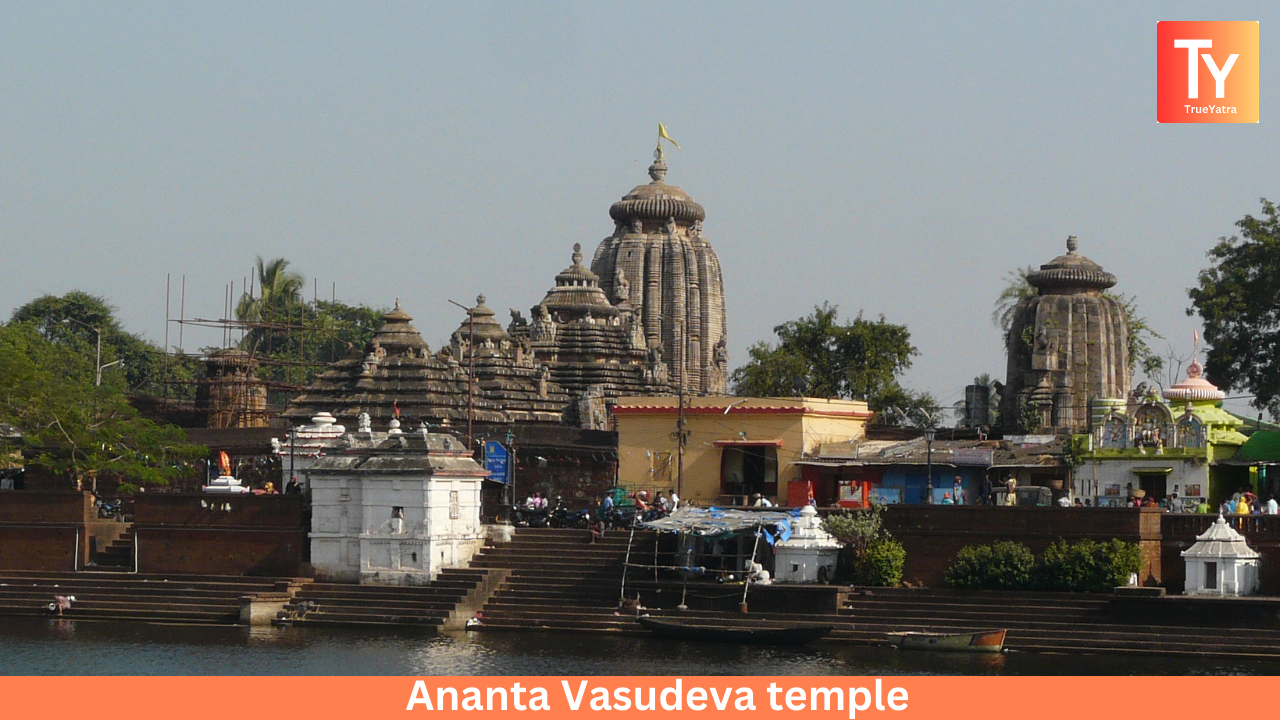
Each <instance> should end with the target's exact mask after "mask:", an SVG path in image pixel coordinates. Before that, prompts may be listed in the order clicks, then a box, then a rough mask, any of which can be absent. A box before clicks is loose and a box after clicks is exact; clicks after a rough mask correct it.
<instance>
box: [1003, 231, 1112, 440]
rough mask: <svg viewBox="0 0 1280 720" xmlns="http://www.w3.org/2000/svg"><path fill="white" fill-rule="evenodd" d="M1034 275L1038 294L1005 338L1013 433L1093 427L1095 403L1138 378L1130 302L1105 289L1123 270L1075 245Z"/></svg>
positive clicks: (1006, 418) (1021, 308)
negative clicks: (1132, 363)
mask: <svg viewBox="0 0 1280 720" xmlns="http://www.w3.org/2000/svg"><path fill="white" fill-rule="evenodd" d="M1076 248H1077V242H1076V238H1075V236H1074V235H1072V236H1070V237H1068V238H1067V254H1066V255H1061V256H1059V257H1056V258H1054V259H1053V260H1052V261H1051V262H1049V263H1047V264H1045V265H1041V266H1040V269H1039V270H1037V271H1035V272H1033V273H1031V274H1030V275H1028V276H1027V281H1028V282H1029V283H1031V286H1032V287H1034V288H1035V289H1036V291H1037V292H1036V295H1034V296H1032V297H1029V298H1025V299H1023V300H1022V301H1021V302H1019V303H1018V306H1017V308H1016V309H1015V310H1014V317H1013V324H1012V325H1011V327H1010V330H1009V335H1008V336H1007V338H1006V341H1005V348H1006V352H1007V353H1008V355H1009V369H1008V374H1007V375H1006V376H1005V380H1006V382H1005V390H1004V393H1003V399H1002V400H1001V407H1000V418H1001V425H1003V426H1004V428H1005V430H1006V431H1008V432H1017V431H1029V430H1038V431H1041V432H1048V431H1051V430H1060V431H1062V430H1070V431H1074V432H1087V431H1088V430H1089V420H1090V417H1089V415H1090V413H1089V403H1090V401H1091V400H1098V399H1112V400H1115V399H1119V402H1121V403H1123V398H1125V397H1126V396H1127V394H1128V392H1129V388H1130V386H1131V385H1132V381H1133V375H1132V370H1131V369H1130V367H1129V321H1128V318H1127V316H1126V315H1125V311H1124V306H1123V305H1121V304H1120V301H1118V300H1116V299H1115V298H1113V297H1109V296H1107V295H1105V294H1103V291H1104V290H1106V289H1107V288H1109V287H1112V286H1113V285H1115V284H1116V276H1115V275H1112V274H1111V273H1109V272H1106V271H1104V270H1103V269H1102V267H1101V266H1100V265H1098V264H1097V263H1095V262H1093V261H1092V260H1090V259H1088V258H1086V257H1085V256H1083V255H1080V254H1078V253H1077V252H1076Z"/></svg>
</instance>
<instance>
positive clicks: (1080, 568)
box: [1037, 539, 1142, 592]
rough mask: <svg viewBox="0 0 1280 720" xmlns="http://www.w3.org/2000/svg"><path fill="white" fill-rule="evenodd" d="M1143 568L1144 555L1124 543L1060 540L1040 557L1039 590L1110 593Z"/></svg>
mask: <svg viewBox="0 0 1280 720" xmlns="http://www.w3.org/2000/svg"><path fill="white" fill-rule="evenodd" d="M1141 568H1142V551H1141V550H1140V549H1139V548H1138V546H1137V544H1135V543H1127V542H1124V541H1122V540H1115V539H1112V540H1109V541H1107V542H1098V541H1096V540H1079V541H1076V542H1073V543H1070V542H1067V541H1066V540H1059V541H1058V542H1056V543H1054V544H1052V545H1050V546H1049V547H1048V548H1046V549H1045V551H1044V553H1043V554H1042V555H1041V556H1040V563H1039V567H1038V568H1037V575H1038V576H1039V579H1038V582H1037V586H1038V587H1040V588H1041V589H1044V590H1060V591H1063V592H1107V591H1109V590H1111V588H1113V587H1115V586H1117V585H1123V584H1125V583H1126V582H1128V579H1129V575H1130V574H1132V573H1136V572H1138V571H1139V570H1140V569H1141Z"/></svg>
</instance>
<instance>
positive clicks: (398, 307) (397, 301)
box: [396, 298, 400, 310]
mask: <svg viewBox="0 0 1280 720" xmlns="http://www.w3.org/2000/svg"><path fill="white" fill-rule="evenodd" d="M396 309H397V310H399V309H400V298H396Z"/></svg>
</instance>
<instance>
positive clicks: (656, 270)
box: [591, 147, 729, 395]
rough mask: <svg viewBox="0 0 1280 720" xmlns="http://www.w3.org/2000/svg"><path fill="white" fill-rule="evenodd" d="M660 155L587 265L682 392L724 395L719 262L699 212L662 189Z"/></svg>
mask: <svg viewBox="0 0 1280 720" xmlns="http://www.w3.org/2000/svg"><path fill="white" fill-rule="evenodd" d="M666 176H667V164H666V162H665V160H664V159H663V155H662V149H661V147H659V148H658V150H657V151H655V152H654V163H653V164H652V165H650V166H649V177H650V178H652V179H653V182H650V183H648V184H647V185H639V186H637V187H636V188H635V189H633V190H632V191H631V192H629V193H627V194H626V195H625V196H624V197H623V198H622V199H621V200H619V201H618V202H616V203H614V204H613V206H612V207H610V208H609V216H610V217H612V218H613V221H614V224H615V227H614V232H613V234H612V235H610V236H609V237H607V238H605V239H604V240H603V241H602V242H601V243H600V246H599V247H598V248H596V253H595V257H594V258H593V259H592V261H591V271H592V272H593V273H594V274H595V275H597V276H599V278H600V281H599V282H600V288H601V289H602V290H604V292H605V294H606V295H607V296H608V297H609V299H610V301H611V302H613V303H615V304H617V303H620V302H623V301H626V302H628V303H630V305H631V307H632V308H634V309H635V312H637V313H638V314H639V316H640V322H641V326H642V328H643V332H644V338H645V342H646V343H647V345H648V347H649V348H650V349H652V350H654V351H656V352H657V353H660V354H661V356H662V359H663V360H664V361H665V363H666V364H667V366H668V367H669V368H670V380H671V381H672V382H673V383H676V384H682V385H683V386H684V389H685V391H686V392H690V393H693V394H698V395H716V394H724V393H727V392H728V367H729V358H728V353H727V352H726V334H725V331H726V327H725V307H724V281H723V280H722V278H721V275H720V260H719V259H718V258H716V253H715V251H714V250H712V249H711V245H710V244H709V243H708V242H707V239H706V237H704V236H703V234H702V221H703V220H704V219H705V218H706V211H705V210H703V208H702V206H701V205H699V204H698V203H696V202H694V200H693V198H691V197H689V194H688V193H686V192H685V191H684V190H681V189H680V188H678V187H676V186H674V185H668V184H667V183H666Z"/></svg>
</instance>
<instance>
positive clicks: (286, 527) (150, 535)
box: [133, 493, 307, 576]
mask: <svg viewBox="0 0 1280 720" xmlns="http://www.w3.org/2000/svg"><path fill="white" fill-rule="evenodd" d="M133 504H134V524H133V533H134V542H135V543H136V545H135V547H134V551H135V557H136V558H137V568H138V572H141V573H159V574H175V575H188V574H201V575H257V576H291V575H300V574H305V571H306V562H307V530H306V528H307V514H306V513H307V508H306V503H305V501H304V499H303V497H302V496H301V495H252V494H242V495H230V494H227V495H222V494H219V495H213V494H207V493H139V494H138V495H135V496H134V499H133Z"/></svg>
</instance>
